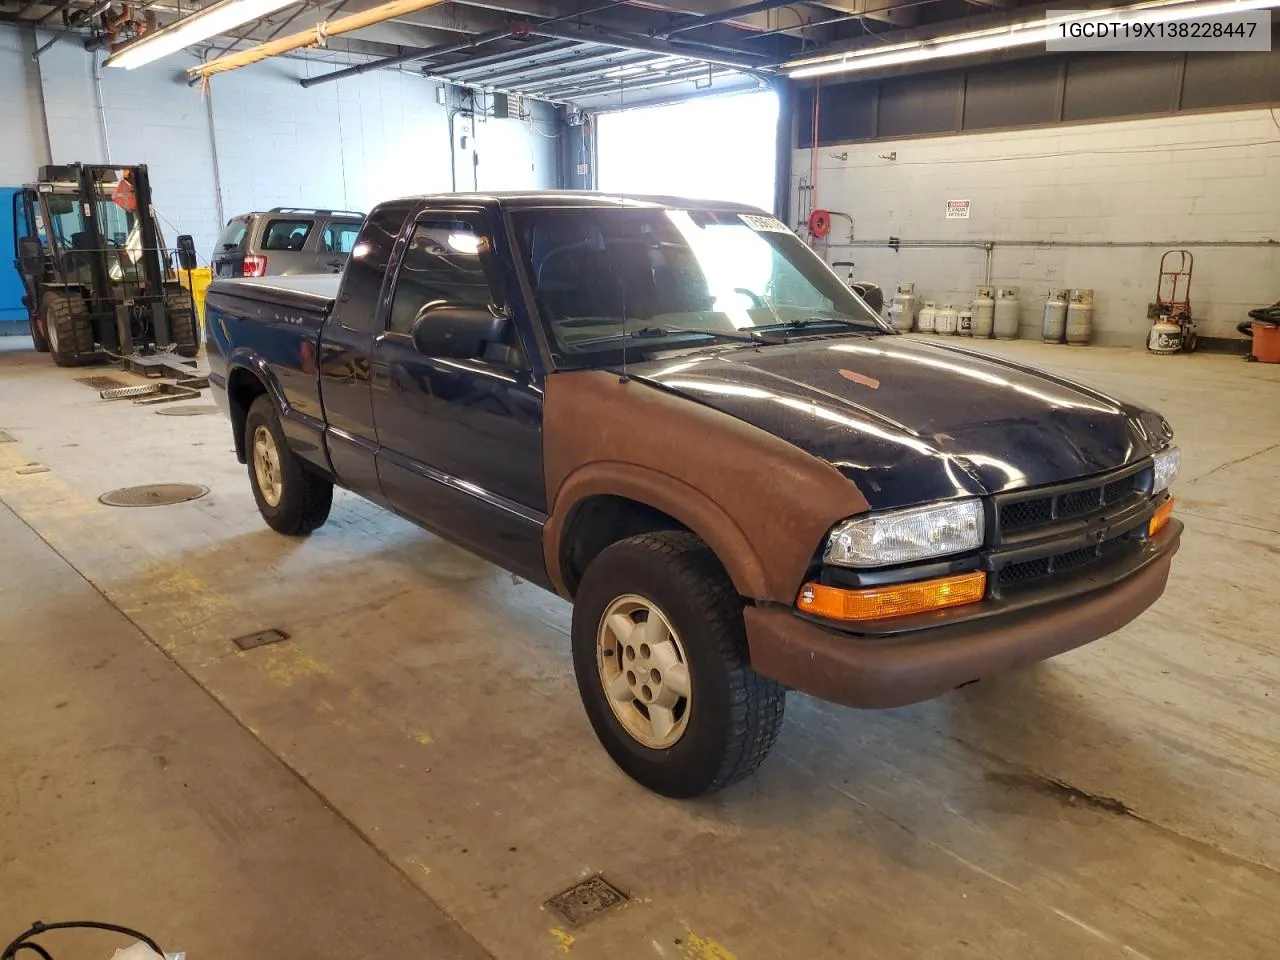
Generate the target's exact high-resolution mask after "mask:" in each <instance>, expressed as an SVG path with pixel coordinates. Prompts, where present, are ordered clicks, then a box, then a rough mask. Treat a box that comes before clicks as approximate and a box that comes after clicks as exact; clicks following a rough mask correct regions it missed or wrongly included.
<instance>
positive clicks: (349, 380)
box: [319, 200, 415, 504]
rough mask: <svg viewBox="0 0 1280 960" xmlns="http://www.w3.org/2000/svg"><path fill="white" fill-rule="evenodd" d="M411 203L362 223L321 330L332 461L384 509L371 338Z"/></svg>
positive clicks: (347, 482) (347, 481) (345, 480)
mask: <svg viewBox="0 0 1280 960" xmlns="http://www.w3.org/2000/svg"><path fill="white" fill-rule="evenodd" d="M414 206H415V202H414V201H412V200H397V201H394V202H392V203H384V204H382V205H381V206H380V207H378V209H377V210H376V211H374V213H373V214H372V215H371V216H370V217H369V219H368V220H367V221H365V224H364V227H363V228H362V229H361V231H360V237H359V240H358V241H357V251H356V252H355V253H354V254H353V255H352V256H351V257H350V258H349V259H348V260H347V267H346V270H345V271H344V272H343V275H342V284H341V286H340V287H339V288H338V302H337V303H335V304H334V307H333V312H332V313H330V314H329V319H327V320H326V321H325V323H324V327H323V328H322V329H321V331H320V364H319V365H320V400H321V402H322V403H323V404H324V419H325V443H326V444H327V445H328V447H329V462H330V463H332V464H333V469H334V471H335V472H336V473H337V474H338V477H339V478H340V479H341V480H342V484H343V486H346V487H350V488H351V489H352V490H354V491H356V492H357V493H359V494H360V495H362V496H365V497H368V498H369V499H370V500H373V501H375V502H377V503H382V504H385V503H386V498H385V497H383V495H382V487H381V485H380V484H379V483H378V472H377V466H376V464H375V463H374V453H375V452H376V450H377V447H378V438H377V434H376V432H375V431H374V428H373V406H372V402H371V399H370V392H369V384H370V364H371V362H372V358H373V338H374V335H375V334H376V333H377V332H379V331H380V330H381V329H382V328H381V323H382V313H381V311H380V309H379V305H380V304H381V303H382V299H383V290H384V288H389V283H388V281H387V279H386V278H387V274H388V271H389V270H390V269H391V264H392V253H393V251H394V250H395V249H396V243H397V237H399V236H400V234H401V233H402V232H406V230H407V227H406V221H408V220H410V219H411V217H412V213H413V209H414Z"/></svg>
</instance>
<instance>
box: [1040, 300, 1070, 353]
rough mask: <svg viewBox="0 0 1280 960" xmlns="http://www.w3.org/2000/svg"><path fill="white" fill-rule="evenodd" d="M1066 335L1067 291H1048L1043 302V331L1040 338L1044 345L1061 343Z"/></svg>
mask: <svg viewBox="0 0 1280 960" xmlns="http://www.w3.org/2000/svg"><path fill="white" fill-rule="evenodd" d="M1066 333H1067V291H1065V290H1050V291H1049V297H1048V299H1046V300H1045V302H1044V329H1043V330H1042V331H1041V334H1040V335H1041V336H1042V337H1043V338H1044V342H1045V343H1061V342H1062V338H1063V337H1064V336H1066Z"/></svg>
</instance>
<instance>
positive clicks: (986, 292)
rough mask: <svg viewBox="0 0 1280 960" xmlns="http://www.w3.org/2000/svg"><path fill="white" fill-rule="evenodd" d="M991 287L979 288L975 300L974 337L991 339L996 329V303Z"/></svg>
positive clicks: (973, 305) (973, 306)
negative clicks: (992, 332)
mask: <svg viewBox="0 0 1280 960" xmlns="http://www.w3.org/2000/svg"><path fill="white" fill-rule="evenodd" d="M992 292H993V291H992V289H991V287H979V288H978V295H977V296H976V297H974V298H973V303H972V304H971V306H972V308H973V335H974V336H975V337H989V336H991V331H992V330H993V329H994V328H995V322H996V301H995V297H993V296H992Z"/></svg>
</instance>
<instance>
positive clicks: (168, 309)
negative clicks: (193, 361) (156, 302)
mask: <svg viewBox="0 0 1280 960" xmlns="http://www.w3.org/2000/svg"><path fill="white" fill-rule="evenodd" d="M164 310H165V313H166V314H167V315H168V317H169V336H170V339H172V341H173V349H174V352H176V353H177V354H178V356H180V357H194V356H195V355H196V354H198V353H199V352H200V319H199V317H198V316H197V315H196V308H195V301H194V300H192V298H191V293H190V291H188V290H187V289H186V287H182V286H177V287H166V288H165V291H164Z"/></svg>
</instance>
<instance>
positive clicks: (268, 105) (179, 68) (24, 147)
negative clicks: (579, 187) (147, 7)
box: [0, 27, 558, 259]
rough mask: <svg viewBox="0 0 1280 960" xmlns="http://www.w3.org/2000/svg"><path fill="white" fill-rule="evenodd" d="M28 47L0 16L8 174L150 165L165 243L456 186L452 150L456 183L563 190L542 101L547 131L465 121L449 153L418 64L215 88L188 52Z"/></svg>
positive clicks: (442, 118) (304, 70)
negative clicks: (110, 57) (124, 55)
mask: <svg viewBox="0 0 1280 960" xmlns="http://www.w3.org/2000/svg"><path fill="white" fill-rule="evenodd" d="M47 39H49V35H48V34H39V35H38V42H41V43H42V42H44V41H45V40H47ZM35 42H36V40H35V39H34V38H33V36H32V34H31V32H30V31H22V32H20V31H18V30H16V29H14V28H10V27H0V90H3V96H0V122H3V123H4V129H5V144H4V148H3V149H0V185H4V186H16V185H18V184H21V183H24V182H27V181H30V180H31V179H33V178H34V177H35V174H36V168H37V167H38V166H39V165H40V164H42V163H49V162H51V161H52V162H55V163H69V162H73V161H84V162H95V163H105V162H108V161H110V162H115V163H145V164H147V165H148V167H149V170H150V174H151V180H152V186H153V191H154V194H155V203H156V207H157V210H158V212H159V214H160V216H161V218H162V219H161V224H162V227H163V229H164V231H165V234H166V239H167V240H168V241H169V243H170V244H172V243H173V239H174V237H175V236H176V235H177V234H179V233H190V234H192V235H193V236H194V237H195V240H196V247H197V250H198V251H199V253H200V256H201V258H202V259H205V258H207V257H208V256H209V254H210V253H211V251H212V249H213V244H214V241H215V239H216V238H217V235H218V232H219V230H220V229H221V226H222V223H223V222H224V220H225V218H227V217H230V216H233V215H235V214H238V213H246V212H249V211H251V210H259V209H266V208H269V207H273V206H311V207H334V208H345V209H358V210H368V209H369V208H370V207H371V206H373V205H374V204H376V203H378V202H379V201H382V200H386V199H390V198H392V197H396V196H405V195H409V194H415V193H432V192H437V191H447V190H449V189H450V184H451V178H450V153H451V149H452V151H453V152H454V153H455V154H456V156H457V164H458V169H459V171H460V174H459V176H460V180H459V189H463V190H469V189H472V188H473V186H474V187H475V188H476V189H481V190H486V189H493V190H496V189H509V188H517V189H522V188H534V187H555V186H556V185H557V180H558V164H557V156H556V149H557V148H556V142H557V141H556V140H555V139H554V138H552V137H551V136H549V135H550V134H553V133H554V127H555V115H554V111H553V109H552V108H551V107H549V106H547V105H545V104H534V105H533V107H532V109H533V113H534V122H535V123H536V124H537V126H538V131H535V130H533V129H531V126H530V124H528V123H526V122H524V121H520V120H489V121H486V122H481V123H476V124H474V129H470V128H469V126H468V128H467V129H466V130H465V135H466V137H467V141H466V147H465V149H464V148H463V147H462V146H461V138H462V135H463V133H464V131H463V127H464V126H467V124H466V121H465V120H462V119H460V120H459V123H458V124H457V125H455V126H456V129H455V138H454V139H455V142H454V144H453V146H452V148H451V145H450V138H449V133H448V111H447V108H446V107H445V106H443V105H441V104H439V103H438V102H437V99H436V97H437V94H436V91H437V88H438V85H437V84H436V83H434V82H431V81H429V80H427V79H425V78H423V77H420V76H415V75H412V74H409V73H400V72H397V71H394V70H381V71H372V72H370V73H366V74H363V75H361V76H358V77H352V78H349V79H347V80H342V81H338V82H335V83H332V84H323V85H320V86H316V87H312V88H310V89H304V88H302V87H300V86H299V85H298V80H299V78H301V77H303V76H307V75H308V74H316V73H323V72H327V71H329V70H332V69H336V68H335V67H334V66H332V65H329V64H321V63H317V62H314V61H306V60H300V59H277V60H269V61H266V62H264V63H261V64H256V65H254V66H252V67H247V68H244V69H242V70H237V71H234V72H232V73H228V74H224V75H222V76H218V77H215V78H214V79H213V81H212V84H211V90H210V92H209V93H208V94H207V95H206V94H205V93H203V92H202V91H201V90H200V89H199V88H198V87H188V86H187V84H186V77H185V74H184V73H183V71H184V69H185V68H186V67H187V66H189V65H191V63H193V62H194V61H192V60H190V59H189V58H186V57H184V56H182V55H178V56H174V57H170V58H166V59H164V60H161V61H159V62H158V63H154V64H149V65H148V66H145V67H140V68H138V69H136V70H118V69H101V68H98V67H96V65H95V62H94V56H93V55H92V54H89V53H86V52H85V51H84V50H83V48H82V47H81V45H80V44H79V43H78V42H77V41H76V40H75V39H74V38H64V39H61V40H59V42H58V43H56V44H55V45H54V46H53V47H51V48H50V49H48V50H46V51H45V52H44V53H43V54H41V56H40V59H39V61H38V62H33V61H32V60H31V58H30V54H31V51H32V50H34V48H35ZM100 56H101V55H100V54H99V57H100ZM95 70H96V71H97V72H95ZM98 75H100V78H101V110H100V109H99V102H100V101H99V99H98V96H99V95H98V83H97V81H96V80H95V77H96V76H98ZM206 97H207V98H208V99H206ZM41 104H43V107H42V106H41ZM215 144H216V154H215ZM473 153H474V155H475V157H476V162H475V163H474V165H473V163H472V156H473ZM215 159H216V163H217V172H218V177H217V178H216V180H217V182H218V183H220V184H221V191H220V192H219V190H218V189H217V187H216V185H215V176H214V164H215ZM473 166H474V170H475V176H474V178H473V176H472V169H473Z"/></svg>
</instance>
